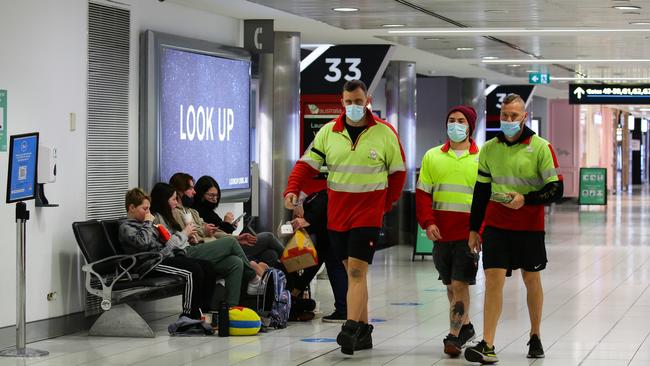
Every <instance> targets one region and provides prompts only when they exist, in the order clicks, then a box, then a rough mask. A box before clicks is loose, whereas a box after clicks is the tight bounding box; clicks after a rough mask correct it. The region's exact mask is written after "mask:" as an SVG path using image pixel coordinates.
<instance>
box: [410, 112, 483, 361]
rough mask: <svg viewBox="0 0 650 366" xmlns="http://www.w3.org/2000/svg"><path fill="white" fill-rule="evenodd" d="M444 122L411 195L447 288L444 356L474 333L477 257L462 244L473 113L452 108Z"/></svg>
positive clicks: (472, 175) (472, 168)
mask: <svg viewBox="0 0 650 366" xmlns="http://www.w3.org/2000/svg"><path fill="white" fill-rule="evenodd" d="M446 124H447V137H448V138H447V142H446V143H445V144H444V145H441V146H437V147H434V148H432V149H430V150H429V151H427V152H426V154H424V158H423V159H422V165H421V168H420V177H419V179H418V183H417V191H416V194H415V197H416V208H417V219H418V223H419V224H420V226H421V227H422V229H424V230H426V233H427V238H429V240H432V241H434V242H435V245H434V247H433V262H434V264H435V266H436V269H437V270H438V274H439V276H440V277H439V279H441V280H442V283H444V284H445V285H446V286H447V297H448V298H449V305H450V312H449V321H450V329H449V335H448V336H447V337H446V338H445V339H444V341H443V344H444V352H445V353H446V354H448V355H450V356H452V357H457V356H458V355H460V353H461V348H462V346H463V345H464V344H465V343H467V342H468V341H470V340H471V339H473V338H474V335H475V333H474V327H473V326H472V323H470V320H469V285H473V284H475V283H476V271H477V259H476V258H475V256H474V255H473V254H472V253H471V252H470V250H469V247H468V245H467V244H468V240H469V215H470V212H471V208H472V194H473V192H474V184H475V183H476V176H477V174H478V152H479V149H478V147H477V146H476V144H475V143H474V141H473V140H472V138H471V136H472V133H473V132H474V129H475V127H476V111H475V110H474V108H472V107H469V106H464V105H460V106H456V107H453V108H452V109H450V110H449V113H447V119H446Z"/></svg>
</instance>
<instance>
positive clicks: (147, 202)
mask: <svg viewBox="0 0 650 366" xmlns="http://www.w3.org/2000/svg"><path fill="white" fill-rule="evenodd" d="M124 206H125V208H126V212H127V219H126V220H124V221H122V222H121V223H120V229H119V241H120V244H121V245H122V248H124V250H125V251H126V252H127V253H129V254H134V253H140V252H160V253H161V254H162V255H163V260H162V262H161V263H160V264H159V265H158V266H156V268H155V269H154V271H156V272H160V273H166V274H172V275H176V276H180V277H182V278H183V279H185V291H183V311H182V314H181V316H186V317H188V318H191V319H200V317H201V314H200V310H199V308H201V309H202V310H203V311H210V310H213V309H211V301H212V293H213V291H214V286H215V284H216V276H217V274H216V271H215V270H214V268H213V266H212V263H210V262H209V261H207V260H203V259H196V258H189V257H187V256H186V252H185V248H186V247H187V246H188V245H189V243H188V241H187V238H188V235H191V234H192V230H193V227H192V226H189V225H188V226H187V227H186V228H185V230H182V231H178V232H176V233H174V234H173V235H171V234H170V233H169V231H168V230H167V229H166V228H165V226H163V225H155V224H154V223H153V221H154V217H153V215H152V214H151V212H149V208H150V207H151V199H150V198H149V196H147V194H146V193H145V192H143V191H142V190H141V189H139V188H134V189H131V190H130V191H128V192H126V195H125V199H124ZM214 310H216V309H214Z"/></svg>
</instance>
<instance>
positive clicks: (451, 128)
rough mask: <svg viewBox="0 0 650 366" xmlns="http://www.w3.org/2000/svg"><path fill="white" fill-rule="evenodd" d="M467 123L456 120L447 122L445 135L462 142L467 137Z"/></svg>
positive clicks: (454, 140)
mask: <svg viewBox="0 0 650 366" xmlns="http://www.w3.org/2000/svg"><path fill="white" fill-rule="evenodd" d="M468 129H469V126H468V125H464V124H461V123H456V122H449V123H447V136H449V139H450V140H451V141H453V142H462V141H465V139H466V138H467V130H468Z"/></svg>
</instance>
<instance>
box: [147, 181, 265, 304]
mask: <svg viewBox="0 0 650 366" xmlns="http://www.w3.org/2000/svg"><path fill="white" fill-rule="evenodd" d="M177 205H178V201H177V199H176V191H175V190H174V188H172V187H171V186H170V185H169V184H167V183H156V184H155V185H154V187H153V189H152V190H151V212H152V213H153V214H154V216H155V219H154V222H156V223H161V224H164V225H165V226H167V227H169V229H170V230H171V231H172V233H176V232H182V231H185V230H187V227H191V228H192V231H191V234H190V235H189V239H188V241H189V243H190V245H189V246H188V247H186V248H185V251H186V252H187V255H188V256H189V257H192V258H200V259H204V260H208V261H209V262H211V263H212V266H213V268H214V270H215V271H216V272H217V275H218V276H220V277H223V278H224V279H225V281H226V301H227V302H228V304H230V305H237V304H239V298H240V294H241V290H242V283H248V287H247V293H249V294H251V295H253V294H256V293H257V290H258V287H259V283H260V275H261V274H262V273H263V272H264V270H265V269H266V268H267V267H266V266H265V265H258V264H256V263H254V262H249V261H248V259H247V258H246V255H245V254H244V252H243V251H242V249H241V247H240V246H239V244H238V243H237V240H235V238H234V237H232V236H229V237H223V238H220V239H215V238H213V237H201V236H199V235H198V233H199V231H201V232H205V231H206V230H207V231H209V230H210V229H209V228H207V229H206V228H201V227H197V226H195V225H194V223H192V222H188V223H187V224H185V225H183V227H181V225H180V224H179V223H178V222H177V221H176V220H175V219H174V216H173V214H172V212H173V211H174V210H175V209H176V206H177ZM206 238H207V239H209V240H204V239H206Z"/></svg>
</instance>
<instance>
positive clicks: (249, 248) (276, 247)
mask: <svg viewBox="0 0 650 366" xmlns="http://www.w3.org/2000/svg"><path fill="white" fill-rule="evenodd" d="M190 178H191V177H190ZM194 190H195V192H196V194H195V196H194V202H193V206H192V207H193V208H194V209H195V210H196V211H197V212H198V214H199V216H200V217H201V219H202V220H203V221H205V222H206V223H209V224H212V225H214V226H215V227H216V228H217V229H219V230H220V231H223V232H225V233H227V234H232V233H233V232H234V231H235V230H237V226H238V224H239V223H238V222H237V221H236V220H235V219H234V215H233V213H232V212H227V213H226V214H225V215H224V218H223V219H222V218H221V216H219V214H218V213H216V212H215V210H216V208H217V207H219V202H220V201H221V188H219V183H217V181H216V180H215V179H214V178H212V177H211V176H208V175H204V176H202V177H200V178H199V180H197V181H196V184H195V185H194ZM237 240H238V241H239V243H240V244H241V245H242V249H243V250H244V253H246V256H247V257H248V259H250V260H254V261H257V262H262V263H266V264H267V265H269V266H272V267H277V266H278V265H279V260H280V257H281V256H282V252H284V246H283V245H282V243H280V240H278V238H277V237H276V236H275V235H274V234H273V233H270V232H262V233H257V234H256V235H253V234H250V233H243V234H240V235H238V236H237Z"/></svg>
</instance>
